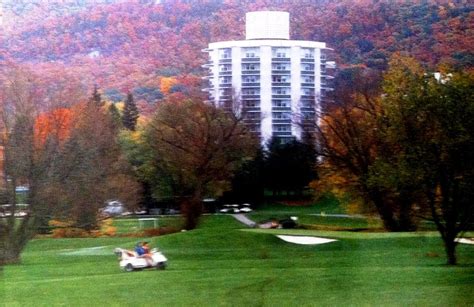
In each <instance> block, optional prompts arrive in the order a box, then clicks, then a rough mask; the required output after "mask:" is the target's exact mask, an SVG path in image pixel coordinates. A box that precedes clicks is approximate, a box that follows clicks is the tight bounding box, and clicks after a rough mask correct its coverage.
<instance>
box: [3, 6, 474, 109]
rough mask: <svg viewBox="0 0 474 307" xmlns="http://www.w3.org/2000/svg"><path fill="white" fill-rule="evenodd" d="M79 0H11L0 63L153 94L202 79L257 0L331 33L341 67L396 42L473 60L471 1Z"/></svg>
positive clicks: (382, 59)
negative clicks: (216, 46)
mask: <svg viewBox="0 0 474 307" xmlns="http://www.w3.org/2000/svg"><path fill="white" fill-rule="evenodd" d="M70 2H71V4H69V5H70V7H69V8H66V7H64V4H61V3H64V1H52V0H48V1H25V0H20V1H13V0H8V1H4V4H3V11H4V16H5V18H8V20H6V21H4V31H3V34H0V39H1V42H0V46H1V47H0V48H1V49H2V50H0V65H1V64H2V62H3V63H7V62H21V63H25V64H27V65H29V66H31V67H32V69H34V70H35V71H37V72H38V74H40V75H41V76H42V77H43V78H44V79H45V80H48V79H55V78H58V77H61V76H63V77H64V78H66V77H67V78H79V79H80V81H81V82H80V83H81V84H83V85H84V86H88V87H89V88H92V85H93V84H97V85H98V86H99V87H100V88H101V90H102V91H103V93H104V94H105V96H106V97H108V98H109V99H110V100H115V101H119V100H123V99H124V97H125V94H126V93H127V92H129V91H132V92H133V93H134V94H135V95H136V96H137V98H138V100H139V101H140V100H141V101H142V102H147V103H149V104H154V103H155V102H156V101H157V100H159V99H161V98H162V97H163V96H164V95H170V94H180V95H183V94H186V93H189V92H190V91H193V90H194V91H195V90H196V89H198V88H199V87H200V86H201V77H202V75H204V74H205V71H204V70H203V68H202V67H201V66H202V64H204V63H205V62H206V57H207V55H206V54H205V53H203V52H202V51H201V49H203V48H205V47H206V46H207V44H208V43H209V42H214V41H220V40H231V39H243V38H244V36H245V33H244V18H245V13H246V12H248V11H252V10H285V11H289V12H290V16H291V38H292V39H301V40H315V41H323V42H326V43H327V44H328V46H329V47H331V48H333V49H334V54H333V57H334V60H336V61H337V63H338V66H340V67H344V66H348V65H363V66H369V67H374V68H378V69H385V68H386V65H387V61H388V59H389V57H390V55H391V54H392V53H394V52H406V53H408V54H409V55H411V56H413V57H415V58H416V59H418V60H419V61H420V62H422V63H424V64H425V65H426V66H427V67H429V68H434V67H436V66H437V65H439V64H441V63H448V64H450V65H454V66H458V67H472V65H473V63H474V54H473V48H472V47H473V46H474V28H473V24H474V10H473V8H474V6H473V5H472V4H469V1H443V0H430V1H377V0H352V1H327V0H313V1H309V0H307V1H285V0H281V1H268V0H257V1H237V0H195V1H185V0H173V1H171V0H168V1H151V0H135V1H104V0H102V1H97V0H96V1H70ZM32 3H33V4H32ZM45 82H47V81H45Z"/></svg>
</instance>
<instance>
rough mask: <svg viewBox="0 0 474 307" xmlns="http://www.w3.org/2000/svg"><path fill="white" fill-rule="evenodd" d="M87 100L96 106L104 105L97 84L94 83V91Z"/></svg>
mask: <svg viewBox="0 0 474 307" xmlns="http://www.w3.org/2000/svg"><path fill="white" fill-rule="evenodd" d="M89 102H90V103H92V104H95V105H96V106H97V107H102V106H103V105H104V101H103V100H102V96H101V95H100V93H99V88H98V87H97V85H94V91H93V92H92V96H91V98H90V100H89Z"/></svg>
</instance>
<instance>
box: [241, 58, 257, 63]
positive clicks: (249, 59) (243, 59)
mask: <svg viewBox="0 0 474 307" xmlns="http://www.w3.org/2000/svg"><path fill="white" fill-rule="evenodd" d="M256 62H260V58H242V63H256Z"/></svg>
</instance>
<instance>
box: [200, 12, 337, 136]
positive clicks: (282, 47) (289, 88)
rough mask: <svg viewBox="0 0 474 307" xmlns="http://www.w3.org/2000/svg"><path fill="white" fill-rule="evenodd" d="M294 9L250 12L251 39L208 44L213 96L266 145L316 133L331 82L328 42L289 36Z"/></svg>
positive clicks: (248, 21)
mask: <svg viewBox="0 0 474 307" xmlns="http://www.w3.org/2000/svg"><path fill="white" fill-rule="evenodd" d="M289 30H290V28H289V13H287V12H276V11H259V12H250V13H247V14H246V40H241V41H226V42H216V43H211V44H209V48H207V49H205V50H204V51H206V52H209V63H208V64H206V65H204V66H205V67H208V68H209V69H210V74H209V75H208V76H207V77H206V78H208V79H209V88H207V89H206V90H207V91H208V92H209V98H210V100H211V101H212V102H214V103H215V104H216V105H218V106H221V107H226V106H230V105H232V103H233V102H235V101H237V102H238V106H239V111H241V112H242V114H243V116H244V119H245V122H246V124H247V125H249V127H250V128H251V130H253V131H254V132H256V133H258V134H260V136H261V139H262V143H265V142H266V141H268V140H269V139H271V138H272V137H278V138H280V139H281V140H282V141H285V140H289V139H293V138H295V137H296V138H297V139H300V138H301V137H302V135H303V132H304V131H308V132H311V131H314V128H315V125H316V123H317V119H316V115H317V112H318V110H319V108H320V102H321V99H322V97H324V95H325V92H326V91H329V90H332V89H331V88H330V87H329V86H328V85H327V80H328V79H330V78H332V77H330V76H328V75H326V69H327V68H334V62H328V61H326V55H325V53H324V51H325V50H327V49H328V48H326V44H325V43H322V42H312V41H296V40H290V39H289V38H290V35H289Z"/></svg>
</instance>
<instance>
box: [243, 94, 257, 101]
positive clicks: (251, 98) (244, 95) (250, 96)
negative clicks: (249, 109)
mask: <svg viewBox="0 0 474 307" xmlns="http://www.w3.org/2000/svg"><path fill="white" fill-rule="evenodd" d="M242 99H246V100H254V99H260V94H242Z"/></svg>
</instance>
